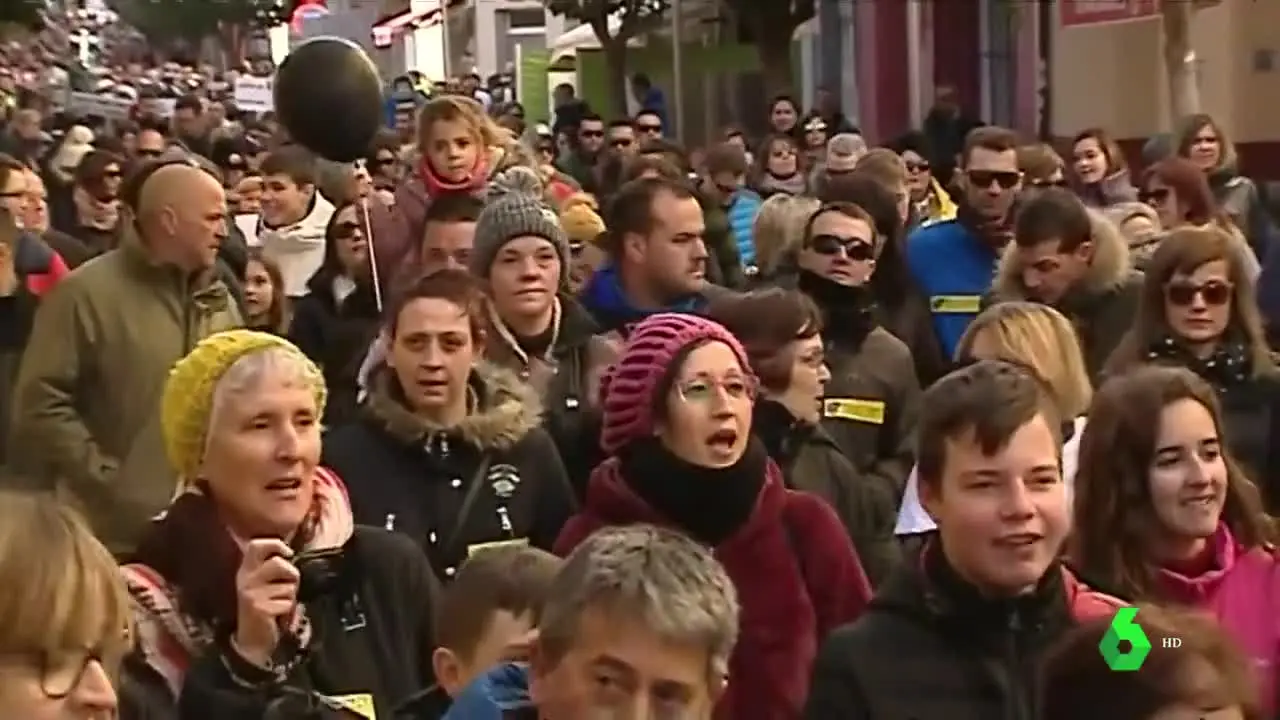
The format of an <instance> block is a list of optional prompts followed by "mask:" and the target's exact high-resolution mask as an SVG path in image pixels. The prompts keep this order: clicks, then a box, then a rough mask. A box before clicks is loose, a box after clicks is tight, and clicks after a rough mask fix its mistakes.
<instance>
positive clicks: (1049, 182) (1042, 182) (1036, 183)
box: [1031, 180, 1067, 188]
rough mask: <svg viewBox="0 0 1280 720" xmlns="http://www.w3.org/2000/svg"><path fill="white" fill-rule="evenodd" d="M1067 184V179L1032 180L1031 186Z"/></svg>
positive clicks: (1041, 186) (1060, 185) (1043, 186)
mask: <svg viewBox="0 0 1280 720" xmlns="http://www.w3.org/2000/svg"><path fill="white" fill-rule="evenodd" d="M1066 186H1067V181H1066V180H1032V181H1031V187H1033V188H1065V187H1066Z"/></svg>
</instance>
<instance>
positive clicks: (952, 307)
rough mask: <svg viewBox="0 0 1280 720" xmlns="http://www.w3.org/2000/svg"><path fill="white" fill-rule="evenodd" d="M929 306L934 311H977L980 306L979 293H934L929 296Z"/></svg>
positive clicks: (961, 312)
mask: <svg viewBox="0 0 1280 720" xmlns="http://www.w3.org/2000/svg"><path fill="white" fill-rule="evenodd" d="M929 307H930V308H931V309H932V310H933V311H934V312H936V313H944V314H948V315H951V314H955V315H967V314H970V313H976V312H978V311H979V310H980V309H981V307H982V296H981V295H934V296H933V297H931V298H929Z"/></svg>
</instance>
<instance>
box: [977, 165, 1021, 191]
mask: <svg viewBox="0 0 1280 720" xmlns="http://www.w3.org/2000/svg"><path fill="white" fill-rule="evenodd" d="M964 175H965V177H966V178H968V179H969V184H970V185H972V186H973V187H975V188H989V187H991V184H992V183H995V184H996V185H999V186H1000V189H1001V190H1010V189H1012V188H1014V187H1015V186H1017V184H1018V182H1019V181H1020V180H1022V173H1020V172H1015V171H1011V170H965V171H964Z"/></svg>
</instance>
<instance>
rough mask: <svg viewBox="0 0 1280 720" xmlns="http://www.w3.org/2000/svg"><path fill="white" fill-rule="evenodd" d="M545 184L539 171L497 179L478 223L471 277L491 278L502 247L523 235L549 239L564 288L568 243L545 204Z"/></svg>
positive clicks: (523, 171) (511, 171) (519, 171)
mask: <svg viewBox="0 0 1280 720" xmlns="http://www.w3.org/2000/svg"><path fill="white" fill-rule="evenodd" d="M542 191H543V186H542V180H541V179H540V178H539V177H538V174H537V172H536V171H534V170H531V169H529V168H526V167H522V166H516V167H513V168H510V169H508V170H506V171H504V172H502V173H500V174H499V175H498V176H497V177H495V178H494V179H493V181H492V183H491V184H490V186H489V195H488V199H487V202H486V204H485V206H484V210H483V211H481V213H480V217H479V218H478V219H477V220H476V230H475V240H474V243H473V245H472V250H471V274H473V275H475V276H476V277H480V278H487V277H489V270H490V268H491V267H492V266H493V261H494V258H496V257H497V256H498V253H499V252H500V251H501V250H502V247H503V246H504V245H506V244H507V243H508V242H511V240H512V239H514V238H518V237H521V236H522V235H534V236H536V237H541V238H546V239H547V240H550V241H551V244H552V245H553V246H554V247H555V249H556V254H557V255H559V256H560V275H561V278H560V280H561V284H563V283H564V280H565V278H566V277H567V276H568V269H569V240H568V238H566V237H565V234H564V229H563V228H561V227H560V218H559V217H557V216H556V211H555V210H552V209H551V207H549V206H548V205H547V204H546V203H545V202H543V201H542Z"/></svg>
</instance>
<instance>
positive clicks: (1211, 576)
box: [1150, 525, 1280, 717]
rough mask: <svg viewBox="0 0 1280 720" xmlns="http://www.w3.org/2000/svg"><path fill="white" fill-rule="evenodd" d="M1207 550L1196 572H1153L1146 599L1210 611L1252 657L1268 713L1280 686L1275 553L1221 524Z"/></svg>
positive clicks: (1279, 573)
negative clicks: (1206, 561)
mask: <svg viewBox="0 0 1280 720" xmlns="http://www.w3.org/2000/svg"><path fill="white" fill-rule="evenodd" d="M1207 550H1208V552H1209V553H1210V554H1211V564H1210V565H1209V569H1207V570H1205V571H1204V572H1202V573H1199V574H1195V575H1190V574H1183V573H1182V572H1179V571H1177V570H1174V569H1170V568H1160V569H1159V570H1157V571H1156V583H1157V585H1158V588H1159V589H1158V591H1157V592H1158V596H1157V597H1154V598H1150V599H1151V600H1153V601H1156V602H1166V603H1174V604H1177V605H1182V606H1187V607H1193V608H1196V609H1199V610H1203V611H1205V612H1208V613H1210V614H1212V615H1213V617H1214V618H1216V619H1217V621H1218V623H1219V624H1220V625H1221V626H1222V628H1223V629H1224V630H1226V631H1227V633H1228V634H1230V635H1231V637H1232V638H1233V639H1234V640H1235V641H1236V643H1237V644H1238V645H1239V647H1240V649H1241V650H1243V651H1244V652H1245V654H1246V655H1248V656H1249V659H1250V660H1252V661H1253V663H1252V664H1253V667H1254V669H1255V670H1257V672H1258V682H1259V684H1260V685H1261V690H1262V702H1263V707H1264V708H1265V709H1266V710H1267V711H1268V713H1271V712H1273V711H1274V710H1275V708H1276V692H1277V689H1278V688H1280V686H1278V685H1277V682H1276V681H1277V673H1280V622H1277V620H1276V618H1277V617H1280V557H1278V556H1277V552H1276V550H1275V548H1270V547H1266V548H1252V549H1250V548H1246V547H1244V546H1243V545H1241V544H1240V542H1239V541H1237V540H1236V539H1235V537H1234V536H1232V534H1231V530H1229V529H1228V528H1227V526H1226V525H1219V526H1218V531H1217V532H1216V533H1214V535H1213V537H1212V538H1211V539H1210V541H1209V547H1208V548H1207ZM1270 716H1271V715H1268V717H1270Z"/></svg>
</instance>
